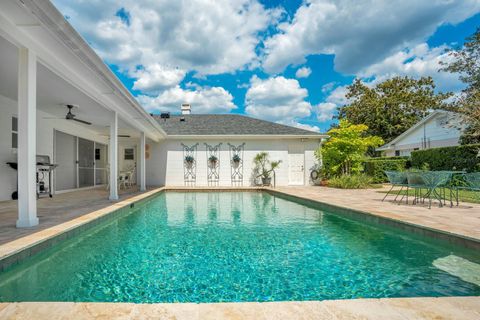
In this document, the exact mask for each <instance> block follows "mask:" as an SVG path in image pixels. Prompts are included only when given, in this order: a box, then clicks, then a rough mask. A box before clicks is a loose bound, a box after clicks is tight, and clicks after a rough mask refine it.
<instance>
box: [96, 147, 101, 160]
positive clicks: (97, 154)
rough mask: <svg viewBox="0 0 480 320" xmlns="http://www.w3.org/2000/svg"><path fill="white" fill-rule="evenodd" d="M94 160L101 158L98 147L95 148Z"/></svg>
mask: <svg viewBox="0 0 480 320" xmlns="http://www.w3.org/2000/svg"><path fill="white" fill-rule="evenodd" d="M95 160H101V159H100V149H99V148H95Z"/></svg>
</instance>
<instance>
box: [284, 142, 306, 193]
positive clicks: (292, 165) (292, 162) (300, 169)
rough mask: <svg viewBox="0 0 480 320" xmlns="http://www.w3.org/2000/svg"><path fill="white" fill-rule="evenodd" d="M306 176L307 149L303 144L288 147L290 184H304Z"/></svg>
mask: <svg viewBox="0 0 480 320" xmlns="http://www.w3.org/2000/svg"><path fill="white" fill-rule="evenodd" d="M304 178H305V151H304V148H303V144H300V143H299V144H293V145H290V146H289V147H288V184H289V185H293V186H303V185H304Z"/></svg>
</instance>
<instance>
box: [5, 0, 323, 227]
mask: <svg viewBox="0 0 480 320" xmlns="http://www.w3.org/2000/svg"><path fill="white" fill-rule="evenodd" d="M67 105H75V106H74V107H73V108H72V110H71V114H68V108H67ZM77 106H78V107H77ZM182 108H183V112H184V113H189V111H190V109H189V106H187V105H185V106H182ZM0 112H1V117H0V181H1V184H0V200H8V199H10V198H11V197H12V194H13V193H14V191H15V190H18V195H19V201H18V220H17V226H18V227H31V226H34V225H36V224H38V218H37V207H36V198H37V194H36V193H37V188H38V187H39V186H38V185H37V174H38V178H40V179H42V176H43V175H44V173H42V172H38V171H37V169H38V168H37V160H36V155H46V156H49V157H50V160H51V162H53V163H56V164H58V167H57V168H56V169H55V171H54V174H53V179H52V182H51V183H48V181H46V182H45V185H43V186H42V188H44V187H45V188H48V187H51V189H52V190H53V192H54V193H58V192H65V191H75V190H79V189H84V188H94V187H98V186H103V187H105V186H106V185H107V184H110V186H111V188H110V191H109V193H110V194H109V198H110V199H112V200H115V199H118V193H117V192H118V191H117V190H118V189H117V185H118V183H119V176H121V175H122V171H129V170H130V169H131V168H135V172H136V177H135V179H136V182H137V184H138V185H139V186H140V190H145V188H146V186H147V185H151V186H159V185H176V186H179V185H182V186H183V185H197V186H202V185H219V186H231V185H236V186H241V185H243V186H250V185H253V184H254V183H255V179H254V178H255V177H254V176H253V173H252V172H253V168H252V161H253V157H254V156H255V154H256V153H258V152H261V151H267V152H268V153H269V154H270V157H271V159H272V160H282V161H283V162H282V164H281V165H280V167H279V168H278V170H277V172H276V183H277V185H289V184H292V185H303V184H308V183H309V176H310V168H311V167H313V166H314V165H315V163H314V162H315V158H314V155H313V152H314V150H315V149H317V148H318V146H319V145H320V143H321V139H322V138H324V137H326V136H325V135H321V134H318V133H315V132H310V131H306V130H302V129H298V128H292V127H288V126H284V125H280V124H275V123H271V122H267V121H262V120H257V119H252V118H248V117H244V116H239V115H190V114H188V115H182V116H172V117H170V118H168V119H163V118H161V117H159V116H152V115H150V114H148V113H147V112H145V110H144V109H143V108H142V107H141V106H140V104H139V103H138V102H137V100H136V99H135V98H134V97H133V96H132V95H131V93H130V92H129V91H128V90H127V89H126V88H125V87H124V86H123V84H122V83H121V81H120V80H119V79H118V78H117V77H116V76H115V74H114V73H113V72H112V71H111V70H110V69H109V68H108V67H107V66H106V65H105V63H104V62H103V61H102V59H101V58H100V57H99V56H98V55H97V54H96V53H95V52H94V51H93V50H92V48H90V46H89V45H88V44H87V43H86V42H85V41H84V40H83V39H82V37H81V36H80V35H79V34H78V33H77V32H76V31H75V30H74V29H73V27H72V26H71V25H70V24H69V23H68V21H67V20H65V18H64V16H63V15H62V14H61V13H60V12H59V11H58V10H57V9H56V8H55V7H54V6H53V5H52V4H51V3H50V2H49V1H14V0H5V1H0ZM72 114H74V115H75V116H73V115H72ZM66 118H68V119H66ZM73 118H74V119H73ZM75 120H77V121H75ZM78 120H80V121H78ZM220 143H221V144H220ZM216 146H218V148H215V147H216ZM212 155H214V156H215V157H216V158H217V161H215V162H214V163H213V165H212V162H211V161H209V159H212V157H211V156H212ZM187 158H188V159H191V158H194V161H192V162H188V163H187V161H186V159H187ZM239 158H240V159H239ZM234 160H239V161H234ZM7 162H9V163H10V164H9V165H8V164H7ZM12 163H13V164H14V165H15V166H17V165H18V169H19V170H18V171H15V170H14V169H13V168H12V167H11V166H12ZM17 173H18V180H17ZM49 184H51V186H50V185H49Z"/></svg>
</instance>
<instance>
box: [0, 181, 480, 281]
mask: <svg viewBox="0 0 480 320" xmlns="http://www.w3.org/2000/svg"><path fill="white" fill-rule="evenodd" d="M162 191H178V192H199V191H200V192H202V191H204V192H221V191H225V192H232V191H238V192H242V191H250V192H251V191H264V192H268V193H270V194H277V195H281V196H283V197H287V198H293V199H294V201H297V202H299V201H300V202H301V203H302V204H306V205H310V206H312V205H313V206H317V207H318V206H320V207H321V208H325V209H333V210H335V213H336V214H339V215H343V216H348V217H354V218H360V219H361V220H363V221H369V222H374V223H377V224H381V225H387V226H391V227H394V228H398V229H401V230H405V231H408V232H411V233H414V234H418V235H423V236H426V237H429V238H434V239H439V240H443V241H446V242H448V243H450V244H453V245H457V246H461V247H465V248H469V249H474V250H480V239H475V238H470V237H467V236H464V235H460V234H457V233H450V232H447V231H444V230H439V229H435V228H430V227H428V226H424V225H419V224H414V223H411V222H407V221H403V220H399V219H394V218H389V217H384V216H380V215H378V214H375V213H372V212H368V211H362V210H358V209H352V208H349V207H346V206H341V205H338V204H329V203H326V202H323V201H319V200H314V199H310V198H308V197H302V196H299V195H296V194H292V193H289V192H286V191H283V190H278V189H275V188H271V187H214V186H212V187H208V186H205V187H188V186H164V187H159V188H155V189H152V190H149V191H146V192H144V193H141V194H138V195H135V196H133V197H130V198H127V199H125V200H121V201H118V202H115V203H112V205H110V206H107V207H105V208H102V209H99V210H95V211H92V212H89V213H87V214H85V215H82V216H79V217H77V218H74V219H72V220H69V221H67V222H64V223H61V224H58V225H56V226H53V227H50V228H47V229H44V230H41V231H38V232H35V233H33V234H30V235H27V236H25V237H22V238H19V239H16V240H13V241H11V242H7V243H5V244H3V245H0V272H2V271H4V270H6V269H7V268H9V267H11V266H13V265H15V264H18V263H19V262H21V261H23V260H25V259H27V258H28V257H30V256H33V255H35V254H37V253H40V252H41V251H43V250H45V249H47V248H50V247H51V246H54V245H55V244H57V243H59V242H61V241H63V240H66V239H69V238H71V237H73V236H75V235H77V234H78V233H80V232H82V231H84V230H86V229H88V228H91V227H93V226H95V225H97V224H99V223H101V222H102V221H104V220H105V219H107V218H113V217H114V216H116V214H120V213H121V212H122V210H123V209H127V210H128V209H130V208H131V206H132V205H135V204H137V203H140V202H143V201H146V200H148V199H149V198H151V197H153V196H155V195H156V194H158V193H160V192H162Z"/></svg>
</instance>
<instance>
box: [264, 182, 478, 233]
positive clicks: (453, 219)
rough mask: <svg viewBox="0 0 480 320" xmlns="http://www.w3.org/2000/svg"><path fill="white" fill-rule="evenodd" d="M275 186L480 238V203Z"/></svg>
mask: <svg viewBox="0 0 480 320" xmlns="http://www.w3.org/2000/svg"><path fill="white" fill-rule="evenodd" d="M388 189H389V188H387V187H385V188H384V190H388ZM273 190H274V191H277V192H281V193H285V194H288V195H293V196H295V197H299V198H303V199H308V200H314V201H319V202H323V203H327V204H331V205H334V206H339V207H343V208H349V209H354V210H358V211H362V212H368V213H370V214H373V215H376V216H379V217H384V218H388V219H394V220H398V221H402V222H406V223H408V224H413V225H417V226H422V227H426V228H429V229H435V230H439V231H442V232H445V233H449V234H454V235H459V236H461V237H464V238H469V239H473V240H477V241H480V204H474V203H465V202H463V203H462V202H460V205H459V206H458V207H457V206H455V205H454V206H453V207H450V204H448V203H447V205H446V206H444V207H441V208H440V207H438V205H437V203H436V202H435V203H433V204H432V208H431V209H429V208H428V206H427V205H426V204H424V205H412V204H408V205H407V204H405V202H402V203H401V204H398V203H394V202H393V201H392V200H393V198H394V197H391V196H390V197H388V198H387V199H386V200H385V201H384V202H382V198H383V197H384V196H385V194H384V193H379V192H378V191H381V190H382V189H360V190H344V189H334V188H327V187H313V186H305V187H304V186H299V187H277V188H275V189H273ZM410 203H411V201H410Z"/></svg>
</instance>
